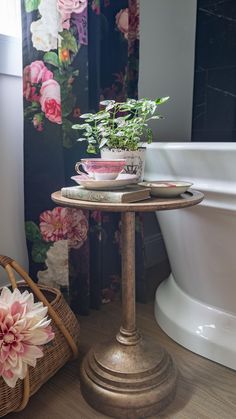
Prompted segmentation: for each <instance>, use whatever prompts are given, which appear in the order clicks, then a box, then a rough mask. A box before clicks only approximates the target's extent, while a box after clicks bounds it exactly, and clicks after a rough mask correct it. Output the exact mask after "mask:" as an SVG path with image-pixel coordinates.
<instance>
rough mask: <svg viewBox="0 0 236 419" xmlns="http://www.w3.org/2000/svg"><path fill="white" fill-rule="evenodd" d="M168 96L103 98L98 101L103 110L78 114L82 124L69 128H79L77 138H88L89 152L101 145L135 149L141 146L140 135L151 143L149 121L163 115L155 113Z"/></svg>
mask: <svg viewBox="0 0 236 419" xmlns="http://www.w3.org/2000/svg"><path fill="white" fill-rule="evenodd" d="M168 99H169V97H163V98H158V99H155V100H150V99H146V98H145V99H138V100H135V99H128V100H127V101H126V102H115V101H114V100H105V101H103V102H100V104H101V105H103V106H104V109H103V110H101V111H99V112H97V113H86V114H83V115H81V116H80V118H82V119H84V120H85V123H84V124H75V125H72V128H73V129H75V130H81V131H82V137H81V138H79V139H78V140H77V141H87V143H88V147H87V152H88V153H97V152H98V151H99V149H101V148H102V147H107V148H109V149H112V148H116V149H121V150H130V151H134V150H137V149H138V148H139V147H140V145H141V142H142V138H144V139H145V141H146V142H147V143H151V142H152V140H153V132H152V129H151V128H150V127H149V125H148V122H149V121H151V120H153V119H161V118H163V117H162V116H161V115H159V114H158V113H157V111H158V106H159V105H161V104H162V103H165V102H166V101H167V100H168Z"/></svg>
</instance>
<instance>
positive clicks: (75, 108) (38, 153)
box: [9, 0, 143, 314]
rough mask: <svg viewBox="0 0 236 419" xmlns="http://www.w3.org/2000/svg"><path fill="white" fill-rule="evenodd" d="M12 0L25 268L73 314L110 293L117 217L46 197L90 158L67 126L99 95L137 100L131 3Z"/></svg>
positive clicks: (115, 270)
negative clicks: (19, 68) (19, 78)
mask: <svg viewBox="0 0 236 419" xmlns="http://www.w3.org/2000/svg"><path fill="white" fill-rule="evenodd" d="M21 3H22V29H23V36H22V43H23V100H24V191H25V232H26V238H27V249H28V256H29V273H30V276H31V277H32V278H33V279H34V280H35V281H36V282H37V281H39V282H40V283H43V284H46V285H50V286H55V287H58V288H59V289H60V290H61V291H62V293H63V295H64V296H65V297H66V298H67V300H68V302H69V303H70V306H71V307H72V309H73V310H74V311H75V312H77V313H80V314H88V313H89V310H90V308H91V307H93V308H95V309H99V307H100V305H101V303H102V302H105V301H106V302H107V301H113V300H114V299H115V298H117V297H118V298H119V288H120V276H121V272H120V271H121V261H120V251H119V246H120V228H119V225H120V224H119V223H120V215H119V214H118V213H108V212H106V213H102V212H101V211H91V212H89V211H82V210H80V209H79V208H72V207H70V208H66V207H61V206H60V205H58V204H55V203H54V202H53V201H52V199H51V194H52V193H53V192H55V191H58V190H60V189H61V188H62V187H64V186H73V185H75V184H74V182H73V180H72V179H71V177H72V176H73V175H74V174H75V170H74V167H75V164H76V162H77V161H79V160H80V159H81V158H86V157H99V155H98V154H97V155H87V152H86V144H85V143H83V142H78V141H77V140H78V138H79V135H80V134H78V132H77V131H76V130H74V129H72V125H74V124H75V123H76V124H77V123H78V124H79V123H82V122H83V121H82V118H81V115H82V114H84V113H89V112H96V110H98V109H99V101H100V100H106V99H113V100H116V101H119V102H123V101H125V100H126V99H127V98H137V97H138V91H137V88H138V68H139V35H138V25H139V2H138V0H89V1H88V0H40V1H38V0H37V1H36V0H25V1H22V2H21ZM136 242H137V243H138V240H136ZM140 248H142V246H140ZM140 254H141V253H140ZM9 256H10V255H9ZM138 261H139V262H140V263H141V262H142V257H141V256H140V257H138ZM136 272H137V276H138V275H139V272H140V275H141V272H143V269H142V268H140V269H136ZM114 278H115V279H114ZM137 289H138V290H139V289H140V287H138V288H137ZM103 290H105V294H106V295H107V296H108V297H106V298H104V292H103Z"/></svg>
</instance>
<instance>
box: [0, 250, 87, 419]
mask: <svg viewBox="0 0 236 419" xmlns="http://www.w3.org/2000/svg"><path fill="white" fill-rule="evenodd" d="M0 265H1V266H3V267H4V268H5V270H6V272H7V274H8V278H9V280H10V282H11V286H12V288H13V289H14V288H16V287H18V288H19V289H22V290H23V289H24V290H25V289H28V290H29V291H31V292H33V294H34V296H35V299H36V300H38V301H42V302H43V304H44V305H46V306H47V307H48V315H49V317H50V318H51V320H52V322H51V326H52V329H53V331H54V333H55V338H54V339H53V340H52V341H51V342H49V343H48V344H46V345H44V348H43V352H44V356H43V357H42V358H40V359H38V361H37V365H36V367H35V368H32V367H29V368H28V374H27V376H26V378H25V379H24V380H23V381H22V380H18V381H17V384H16V386H15V387H14V388H10V387H9V386H8V385H7V384H6V383H5V381H4V380H3V378H1V377H0V417H3V416H5V415H6V414H7V413H10V412H13V411H19V410H22V409H24V408H25V406H26V405H27V403H28V400H29V397H30V396H31V395H32V394H34V393H35V392H36V391H37V390H38V389H39V388H40V387H41V386H42V385H43V384H44V383H45V382H46V381H47V380H48V379H49V378H50V377H52V376H53V375H54V374H55V373H56V372H57V371H58V370H59V369H60V368H61V367H62V366H63V365H64V364H65V363H66V362H67V361H68V360H69V359H71V358H76V357H77V355H78V341H79V324H78V321H77V319H76V317H75V315H74V313H73V312H72V311H71V309H70V307H69V306H68V304H67V303H66V301H65V300H64V298H63V296H62V295H61V292H60V291H59V290H57V289H55V288H48V287H44V286H38V285H36V284H35V283H34V282H33V281H32V279H31V278H30V277H29V276H28V275H27V273H26V272H25V271H24V269H22V268H21V266H20V265H18V263H17V262H15V261H14V260H12V259H10V258H9V257H6V256H0ZM14 270H15V271H16V272H17V273H18V274H19V276H20V277H21V278H22V279H23V280H24V282H23V283H22V282H20V283H16V279H15V275H14Z"/></svg>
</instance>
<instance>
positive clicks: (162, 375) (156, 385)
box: [81, 333, 177, 419]
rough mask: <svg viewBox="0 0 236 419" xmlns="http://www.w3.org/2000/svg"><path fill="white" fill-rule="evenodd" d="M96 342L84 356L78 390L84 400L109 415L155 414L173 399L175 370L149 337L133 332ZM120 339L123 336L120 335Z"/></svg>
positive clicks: (144, 416) (130, 417) (164, 352)
mask: <svg viewBox="0 0 236 419" xmlns="http://www.w3.org/2000/svg"><path fill="white" fill-rule="evenodd" d="M120 336H122V334H119V335H118V336H117V338H115V339H113V341H111V342H108V343H104V344H98V345H96V346H95V347H94V348H92V349H91V350H90V351H89V353H88V354H87V355H86V357H85V358H84V361H83V364H82V369H81V390H82V394H83V396H84V398H85V399H86V400H87V402H88V403H89V404H90V405H91V406H93V407H94V408H95V409H96V410H98V411H100V412H102V413H104V414H106V415H108V416H111V417H112V418H123V419H125V418H127V419H137V418H146V417H148V416H151V415H154V414H157V413H158V412H160V411H161V410H162V409H163V408H164V407H165V406H167V405H168V404H169V403H170V402H171V401H172V400H173V398H174V396H175V391H176V381H177V371H176V368H175V365H174V364H173V361H172V359H171V357H170V355H169V354H168V353H167V352H166V351H165V349H163V348H162V347H160V346H158V345H156V343H154V342H153V341H152V339H150V338H148V337H145V338H144V337H142V336H140V335H138V334H137V333H136V337H137V340H136V342H135V339H133V343H131V340H132V339H130V337H129V338H128V340H127V342H126V343H121V342H120V339H119V337H120ZM122 337H123V339H125V338H124V336H122Z"/></svg>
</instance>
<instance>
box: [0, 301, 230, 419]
mask: <svg viewBox="0 0 236 419" xmlns="http://www.w3.org/2000/svg"><path fill="white" fill-rule="evenodd" d="M137 321H138V326H139V328H140V329H142V330H143V331H145V333H146V334H147V335H151V336H153V337H154V338H155V339H156V341H159V342H160V343H161V344H162V345H163V346H165V347H166V348H167V350H168V351H169V352H170V353H171V354H172V356H173V357H174V359H175V361H176V363H177V366H178V369H179V381H178V390H177V395H176V398H175V401H174V402H173V403H172V404H171V405H170V406H169V407H168V408H167V409H166V410H165V411H164V412H163V413H162V414H160V415H159V416H157V415H156V416H155V417H153V418H152V419H155V418H165V419H167V418H172V419H208V418H209V419H236V371H233V370H230V369H228V368H225V367H223V366H221V365H219V364H216V363H214V362H211V361H208V360H206V359H204V358H202V357H200V356H198V355H195V354H193V353H191V352H190V351H188V350H186V349H184V348H182V347H181V346H179V345H178V344H176V343H175V342H173V341H172V340H171V339H169V338H168V337H167V336H166V335H165V333H163V332H162V331H161V330H160V329H159V327H158V326H157V324H156V322H155V320H154V316H153V304H151V303H150V304H144V305H142V304H138V305H137ZM80 324H81V345H80V352H81V355H80V359H79V360H78V361H74V362H73V363H69V364H67V365H66V366H65V367H64V368H63V369H62V370H60V371H59V372H58V373H57V374H56V375H55V376H54V377H53V378H52V379H51V380H50V381H49V382H48V383H47V384H45V385H44V386H43V387H42V388H41V389H40V390H39V392H38V393H37V394H36V395H34V396H33V397H32V398H31V400H30V402H29V404H28V406H27V408H26V409H25V410H24V411H23V412H20V413H17V414H9V415H7V416H6V418H7V419H105V418H107V416H104V415H102V414H100V413H98V412H96V411H94V410H93V409H92V408H91V407H90V406H88V405H87V403H86V402H85V401H84V399H83V398H82V396H81V393H80V384H79V364H80V362H81V359H82V356H83V354H84V353H85V352H86V351H87V350H88V349H89V347H90V346H91V345H92V344H93V343H95V342H97V341H101V340H105V339H106V338H107V337H109V336H110V335H111V334H114V333H115V332H116V331H117V328H118V326H119V324H120V304H118V303H113V304H109V305H106V306H103V307H102V309H101V310H100V311H92V312H91V315H90V316H88V317H81V318H80ZM137 419H141V418H137Z"/></svg>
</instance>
